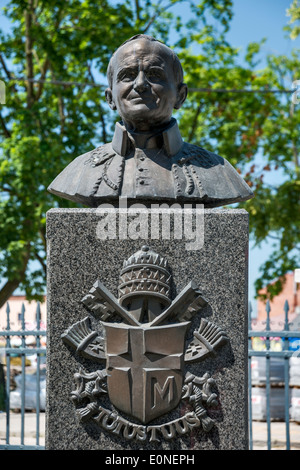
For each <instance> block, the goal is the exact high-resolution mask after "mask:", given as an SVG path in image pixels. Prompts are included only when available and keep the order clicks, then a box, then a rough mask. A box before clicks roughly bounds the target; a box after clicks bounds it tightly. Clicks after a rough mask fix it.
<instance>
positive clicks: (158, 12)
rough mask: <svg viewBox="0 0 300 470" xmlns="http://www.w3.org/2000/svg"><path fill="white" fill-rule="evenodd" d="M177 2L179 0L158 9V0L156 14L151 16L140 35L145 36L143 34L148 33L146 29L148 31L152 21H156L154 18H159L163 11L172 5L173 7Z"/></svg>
mask: <svg viewBox="0 0 300 470" xmlns="http://www.w3.org/2000/svg"><path fill="white" fill-rule="evenodd" d="M179 1H180V0H177V1H175V2H173V3H169V4H168V5H166V6H165V7H164V8H161V9H159V4H161V3H162V0H160V1H159V2H158V6H157V10H156V12H155V13H154V15H153V16H152V18H150V20H149V22H148V24H147V25H146V26H145V28H144V29H143V31H142V34H145V33H146V32H147V31H148V29H149V28H150V26H151V25H152V24H153V23H154V21H155V20H156V18H157V17H158V16H160V15H161V14H162V13H163V12H164V11H166V10H168V8H171V7H172V6H173V5H175V3H178V2H179Z"/></svg>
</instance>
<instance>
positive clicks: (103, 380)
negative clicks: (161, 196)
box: [62, 246, 228, 441]
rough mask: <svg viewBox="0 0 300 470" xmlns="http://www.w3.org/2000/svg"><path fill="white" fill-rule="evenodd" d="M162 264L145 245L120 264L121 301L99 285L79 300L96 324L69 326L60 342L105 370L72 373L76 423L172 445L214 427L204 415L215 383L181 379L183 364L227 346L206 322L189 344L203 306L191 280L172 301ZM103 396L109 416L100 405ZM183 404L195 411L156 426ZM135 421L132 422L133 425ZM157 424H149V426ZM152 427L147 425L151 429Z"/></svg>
mask: <svg viewBox="0 0 300 470" xmlns="http://www.w3.org/2000/svg"><path fill="white" fill-rule="evenodd" d="M170 292H171V273H170V269H169V267H168V263H167V260H166V259H165V258H163V257H162V256H161V255H160V254H158V253H156V252H155V251H153V250H152V249H150V248H149V247H148V246H143V247H142V249H141V250H139V251H138V252H137V253H135V254H134V255H132V256H131V257H130V258H129V259H128V260H127V261H124V264H123V269H122V271H121V274H120V283H119V288H118V299H117V298H116V297H115V296H114V295H113V294H112V293H111V292H109V291H108V290H107V289H106V288H105V286H104V285H103V284H102V283H101V282H100V280H97V281H96V283H95V284H94V286H93V287H92V289H91V290H90V291H89V293H88V294H87V295H86V296H85V297H84V298H83V299H82V302H83V303H84V305H85V306H86V307H87V308H88V310H89V311H90V312H91V314H92V315H93V316H94V318H96V319H97V320H99V322H98V324H99V328H98V331H93V330H92V328H91V323H90V318H89V317H86V318H84V319H83V320H81V321H79V322H77V323H75V324H74V325H72V326H71V327H70V328H69V329H68V330H67V331H65V332H64V333H63V335H62V339H63V341H64V342H65V343H67V344H68V345H70V346H71V347H72V348H75V349H76V351H77V353H79V354H81V355H82V356H84V357H85V358H87V359H90V360H92V361H93V362H100V363H102V364H103V368H102V369H99V370H96V371H95V372H92V373H88V372H85V371H84V370H83V369H82V368H81V369H80V370H79V371H78V372H77V373H76V374H75V376H74V379H75V385H76V389H75V390H74V391H73V392H72V393H71V397H72V399H73V401H74V404H75V406H76V411H77V414H78V415H79V418H80V420H82V421H86V420H89V419H92V420H94V421H95V422H97V423H98V424H100V425H101V426H102V427H103V428H105V429H106V430H107V431H111V432H113V433H115V434H118V435H120V436H121V437H124V438H125V439H136V440H139V441H146V440H147V439H149V440H150V441H155V440H158V433H160V438H166V439H172V438H174V437H176V436H177V435H183V434H186V433H187V432H189V431H190V430H191V429H192V428H194V427H197V426H202V428H203V429H204V430H205V431H207V432H208V431H210V429H211V428H212V426H213V424H214V423H213V421H212V419H211V418H210V417H209V416H208V414H207V409H208V408H209V407H210V406H214V405H215V404H216V403H217V395H216V393H214V391H213V388H214V385H215V382H214V379H213V378H211V377H210V376H209V374H208V373H206V374H204V376H203V377H197V376H195V375H194V374H192V373H190V372H185V367H186V365H187V364H188V363H191V362H195V361H202V360H204V359H205V358H206V357H207V356H208V355H211V354H216V350H217V349H218V348H219V347H220V346H221V345H222V344H224V343H225V342H226V341H228V338H227V335H226V333H225V332H224V331H223V330H222V329H221V328H220V327H218V326H216V325H214V324H213V323H212V322H210V321H208V320H207V319H205V318H201V321H200V324H199V328H198V329H197V330H196V331H194V332H193V339H192V340H191V341H190V342H189V343H188V344H187V345H186V335H187V332H188V330H189V328H190V327H191V319H192V318H193V317H194V315H197V314H198V313H199V312H200V311H201V309H203V308H204V307H205V306H206V305H207V300H206V299H205V298H204V297H203V295H202V294H201V292H200V290H199V288H198V286H197V285H196V284H195V283H194V282H193V281H192V282H190V283H189V284H188V285H187V286H186V288H185V289H183V291H182V292H181V293H180V294H179V295H178V296H177V297H176V298H175V299H173V300H171V294H170ZM102 397H108V398H109V401H110V403H111V404H112V405H113V406H112V409H107V408H105V407H104V406H103V404H102V402H101V399H102ZM181 400H188V402H189V403H190V404H191V405H192V409H193V411H190V412H188V413H186V415H184V416H181V417H180V418H178V419H176V420H172V421H166V423H164V424H161V423H160V424H158V425H157V424H155V419H156V418H159V417H161V416H163V415H167V413H169V412H170V411H172V410H174V409H175V408H176V407H177V406H178V405H179V403H180V402H181ZM132 419H133V420H134V421H132ZM152 422H154V423H152ZM151 423H152V424H151Z"/></svg>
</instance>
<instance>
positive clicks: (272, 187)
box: [180, 31, 300, 298]
mask: <svg viewBox="0 0 300 470" xmlns="http://www.w3.org/2000/svg"><path fill="white" fill-rule="evenodd" d="M196 40H197V41H198V42H203V48H202V51H201V54H199V55H198V56H195V55H194V56H192V55H190V54H187V53H186V52H185V51H183V52H181V54H180V55H181V58H182V61H183V66H184V69H185V71H186V72H187V76H186V77H187V81H188V84H189V85H190V87H191V89H194V88H195V85H196V86H197V84H198V86H199V87H202V88H206V89H210V90H212V91H211V92H209V93H201V92H199V91H195V92H194V96H193V98H192V99H190V100H189V101H188V102H187V103H186V105H185V106H184V107H183V109H182V110H181V119H180V123H181V129H183V130H184V137H185V138H186V139H187V140H188V141H189V142H194V143H198V144H199V143H200V142H201V145H202V146H203V147H205V148H208V149H211V150H213V151H216V152H217V153H219V154H220V155H224V156H226V157H227V158H228V159H229V160H230V162H231V163H232V164H233V165H234V166H235V167H236V168H237V169H238V171H240V172H241V173H242V175H243V176H244V178H245V180H246V181H247V182H248V184H249V185H250V186H252V189H253V191H254V193H255V198H254V199H252V200H250V201H247V202H246V203H243V204H240V205H239V207H244V208H245V209H246V210H247V211H248V212H249V215H250V233H251V237H252V239H253V240H254V241H255V243H256V244H258V245H259V244H260V243H261V242H263V241H267V242H268V243H272V245H273V252H272V255H271V257H270V258H269V259H268V260H267V261H266V262H265V263H263V264H262V266H261V268H260V273H261V275H260V277H259V278H258V279H257V280H256V283H255V287H256V292H257V293H259V291H260V290H261V289H262V287H267V294H266V295H267V297H269V298H273V297H274V296H275V295H277V294H278V293H279V292H280V291H281V289H282V286H283V283H284V275H285V274H286V273H287V272H288V271H290V270H293V269H295V268H297V267H299V265H300V259H299V248H300V237H299V235H300V234H299V231H300V230H299V228H300V227H299V220H300V213H299V202H300V198H299V196H300V182H299V146H300V133H299V128H300V126H299V124H300V106H299V104H298V105H297V104H293V103H292V101H291V93H290V92H289V93H285V90H286V89H291V88H292V87H291V85H292V83H293V82H294V81H295V80H296V79H297V78H299V75H298V73H299V50H294V51H293V52H292V54H291V56H290V57H289V58H287V57H286V56H274V55H270V56H268V57H267V64H266V66H265V67H263V68H261V69H260V68H259V61H258V57H259V52H260V48H261V45H262V43H263V41H262V43H260V44H258V43H252V44H249V46H248V49H247V51H246V54H245V57H244V64H245V65H243V66H240V65H239V63H240V61H239V60H238V59H239V55H238V51H237V50H234V49H233V48H232V47H230V46H229V45H228V44H226V42H225V41H223V42H222V43H219V42H218V41H216V39H215V37H214V36H213V34H212V35H211V37H210V40H208V35H207V34H205V32H204V31H202V32H201V33H200V34H198V35H197V38H196ZM216 64H217V65H216ZM214 89H215V90H217V91H213V90H214ZM222 89H226V90H234V91H232V92H231V93H230V92H222V91H221V90H222ZM243 89H244V90H251V91H252V92H251V93H250V92H249V93H248V92H243V93H238V92H237V91H238V90H243ZM255 90H258V91H257V92H255ZM272 90H282V93H273V92H270V91H272ZM277 174H278V176H277ZM271 175H272V178H271ZM279 175H280V178H279ZM274 280H275V281H276V282H275V283H273V282H272V281H274Z"/></svg>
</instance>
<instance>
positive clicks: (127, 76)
mask: <svg viewBox="0 0 300 470" xmlns="http://www.w3.org/2000/svg"><path fill="white" fill-rule="evenodd" d="M135 77H136V72H135V71H134V70H126V71H124V72H123V73H122V74H121V75H120V80H121V81H122V82H126V81H127V82H130V81H132V80H135Z"/></svg>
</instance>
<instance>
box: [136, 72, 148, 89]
mask: <svg viewBox="0 0 300 470" xmlns="http://www.w3.org/2000/svg"><path fill="white" fill-rule="evenodd" d="M148 87H149V83H148V80H147V78H146V75H145V73H144V72H143V70H140V71H139V73H138V75H137V77H136V79H135V81H134V84H133V88H134V89H135V90H136V91H137V92H142V91H145V90H146V89H147V88H148Z"/></svg>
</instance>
